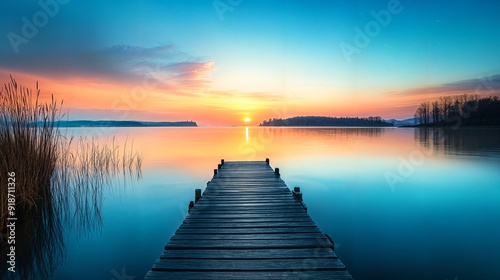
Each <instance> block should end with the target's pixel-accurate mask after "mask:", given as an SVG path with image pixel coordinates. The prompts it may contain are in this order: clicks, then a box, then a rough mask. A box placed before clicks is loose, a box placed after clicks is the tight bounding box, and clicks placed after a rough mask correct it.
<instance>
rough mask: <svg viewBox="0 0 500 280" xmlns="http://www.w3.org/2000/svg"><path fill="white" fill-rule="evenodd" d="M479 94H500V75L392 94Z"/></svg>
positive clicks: (393, 93)
mask: <svg viewBox="0 0 500 280" xmlns="http://www.w3.org/2000/svg"><path fill="white" fill-rule="evenodd" d="M464 93H467V94H479V95H482V96H489V95H498V94H500V75H489V76H482V77H478V78H475V79H466V80H462V81H455V82H451V83H445V84H442V85H436V86H430V87H422V88H415V89H409V90H405V91H402V92H392V93H391V94H392V95H397V96H424V95H427V96H429V97H431V96H435V95H440V96H441V95H456V94H464Z"/></svg>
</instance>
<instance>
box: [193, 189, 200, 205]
mask: <svg viewBox="0 0 500 280" xmlns="http://www.w3.org/2000/svg"><path fill="white" fill-rule="evenodd" d="M200 198H201V189H196V190H194V203H196V202H198V200H200Z"/></svg>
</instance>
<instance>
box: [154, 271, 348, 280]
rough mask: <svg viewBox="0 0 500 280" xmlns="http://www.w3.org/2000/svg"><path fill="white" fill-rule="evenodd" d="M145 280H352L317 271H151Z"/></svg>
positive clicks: (344, 273) (337, 273) (342, 273)
mask: <svg viewBox="0 0 500 280" xmlns="http://www.w3.org/2000/svg"><path fill="white" fill-rule="evenodd" d="M144 279H147V280H165V279H186V280H195V279H196V280H199V279H207V280H219V279H248V280H260V279H273V280H274V279H276V280H278V279H279V280H283V279H314V280H352V277H351V275H350V274H349V272H347V271H316V270H306V269H302V270H297V271H293V270H291V271H266V272H263V271H251V272H250V271H248V272H234V271H231V272H229V271H203V272H189V271H182V272H177V271H171V272H169V273H165V272H162V271H150V272H148V274H147V275H146V277H145V278H144Z"/></svg>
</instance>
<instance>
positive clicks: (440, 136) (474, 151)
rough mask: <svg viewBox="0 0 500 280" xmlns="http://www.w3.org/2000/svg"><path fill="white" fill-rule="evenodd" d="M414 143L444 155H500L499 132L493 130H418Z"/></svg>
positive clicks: (416, 130)
mask: <svg viewBox="0 0 500 280" xmlns="http://www.w3.org/2000/svg"><path fill="white" fill-rule="evenodd" d="M414 135H415V141H416V142H417V143H419V145H421V146H422V147H424V148H426V149H428V150H433V151H436V152H440V153H445V154H452V155H453V154H456V155H478V156H494V155H498V154H500V130H499V129H495V128H465V129H452V128H420V129H415V134H414Z"/></svg>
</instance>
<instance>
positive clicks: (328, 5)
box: [0, 0, 500, 124]
mask: <svg viewBox="0 0 500 280" xmlns="http://www.w3.org/2000/svg"><path fill="white" fill-rule="evenodd" d="M65 2H67V3H65ZM39 3H49V4H50V3H51V4H52V6H51V7H52V8H54V3H56V4H55V5H56V6H57V12H55V15H54V16H53V17H52V16H49V17H48V21H47V23H46V24H45V25H43V26H42V27H40V28H38V32H37V33H36V35H35V36H34V37H33V38H30V39H29V40H28V41H29V42H27V43H26V44H24V43H23V44H19V46H18V53H17V54H16V53H15V51H14V48H13V46H12V44H11V42H10V39H9V35H8V34H11V33H15V34H17V35H22V27H23V24H24V23H23V21H22V18H23V17H26V19H28V20H29V21H30V22H33V20H34V18H33V16H34V15H35V14H36V13H37V12H40V11H43V8H42V6H43V5H40V4H39ZM231 4H237V5H231ZM0 6H1V9H0V18H2V25H1V26H0V34H3V36H2V37H1V38H2V39H1V42H2V44H1V45H0V71H1V73H3V74H0V75H2V76H1V77H5V76H7V73H15V74H16V75H17V76H18V77H21V78H23V79H26V80H27V83H28V82H29V81H30V78H31V79H35V78H37V79H39V80H44V79H45V80H46V82H47V84H49V85H50V86H51V88H49V90H53V91H55V92H56V93H58V94H60V95H61V96H62V98H63V99H65V102H66V100H68V101H69V104H70V105H69V106H70V107H71V108H75V109H77V111H78V112H79V114H80V115H82V117H85V116H86V113H85V112H86V111H85V110H88V112H90V111H89V110H91V109H92V110H93V111H92V114H94V113H95V112H96V110H102V111H106V109H107V107H109V102H108V101H109V100H107V99H106V98H104V99H103V100H99V102H98V104H99V105H98V106H96V107H95V108H92V107H91V106H90V105H91V102H90V101H89V100H87V101H86V100H85V98H83V96H79V97H78V98H76V97H72V96H70V95H68V94H67V93H64V92H58V90H57V89H61V90H62V89H63V88H65V87H64V86H62V84H64V85H66V86H69V85H70V84H72V86H73V87H78V88H79V89H82V88H85V87H87V86H88V87H89V91H91V92H95V94H96V95H97V92H98V90H97V89H95V88H93V89H92V90H91V89H90V88H91V86H92V85H94V84H105V85H110V84H111V85H116V87H130V86H132V85H130V83H132V82H133V81H135V82H137V81H139V80H140V77H141V75H144V67H143V66H144V65H149V66H155V67H159V69H160V70H159V72H161V73H160V74H158V77H161V79H162V85H161V86H159V87H158V88H155V89H154V90H152V91H151V94H149V95H148V98H147V100H145V101H144V102H143V104H142V103H141V104H139V105H138V106H136V107H134V108H133V109H134V110H135V111H137V112H135V111H134V112H135V113H134V114H132V115H131V116H130V117H141V116H143V117H145V118H150V119H151V118H153V119H154V118H166V117H174V118H181V119H182V118H183V117H188V116H190V113H192V112H193V111H197V110H199V109H203V110H204V111H205V112H206V114H207V115H203V114H199V118H201V119H202V120H200V122H203V119H206V120H207V121H206V122H207V123H214V124H217V123H225V121H224V117H223V116H220V117H213V114H215V113H217V112H219V111H224V112H228V111H231V113H230V116H231V117H236V116H243V115H247V116H251V117H253V118H267V117H268V116H274V115H276V114H275V113H270V111H271V109H272V108H274V107H276V106H282V107H283V106H284V107H286V109H287V112H288V113H287V114H288V115H295V114H302V115H303V114H312V113H313V112H318V113H321V114H325V115H360V116H363V115H375V114H377V113H378V114H377V115H382V116H383V117H385V118H390V117H405V116H408V117H409V116H411V115H413V112H414V107H416V105H417V103H418V102H419V101H423V100H421V97H420V94H419V92H427V91H428V89H436V88H441V89H443V88H444V89H443V90H442V91H441V92H434V91H433V93H434V95H433V96H437V95H439V94H459V93H463V92H464V91H468V90H469V91H470V89H472V88H474V85H470V86H469V87H465V88H459V90H457V89H456V87H453V89H452V90H449V89H448V88H446V85H449V84H460V85H462V84H463V83H464V81H472V83H477V81H476V82H475V80H477V79H478V78H481V77H489V76H494V77H495V76H496V75H497V74H500V54H499V52H498V50H499V49H500V28H498V26H500V19H499V17H498V10H499V8H500V7H499V6H500V3H498V2H488V1H454V2H452V3H451V2H446V3H445V2H444V1H441V2H436V1H409V0H406V1H405V0H402V1H392V0H391V1H353V0H342V1H252V0H244V1H238V0H231V1H229V0H220V1H210V0H199V1H80V0H71V1H68V0H65V1H62V0H61V1H60V2H56V0H46V1H44V0H41V1H23V2H22V3H20V2H19V1H13V0H7V1H3V2H2V4H0ZM49 6H50V5H49ZM215 6H217V7H219V8H220V7H226V8H228V7H229V9H228V10H226V11H224V12H222V16H223V17H220V16H219V15H220V14H221V10H219V12H218V11H217V9H216V7H215ZM388 7H398V11H399V12H398V13H390V12H389V14H390V16H391V18H390V20H389V21H387V24H385V25H386V26H382V25H381V24H380V23H375V22H376V21H375V19H374V16H373V13H385V14H387V12H381V11H383V10H384V11H388V10H390V9H389V8H388ZM220 9H221V8H220ZM374 23H375V24H378V29H372V35H373V36H368V38H370V42H369V44H367V45H366V46H363V47H361V48H358V49H359V53H355V54H352V55H350V56H349V57H346V55H345V54H344V52H343V50H342V48H341V45H342V44H344V45H345V44H348V45H350V46H354V47H356V44H355V36H356V34H357V33H356V31H355V30H356V28H359V29H360V30H363V32H365V33H366V27H367V26H370V24H372V27H373V24H374ZM174 64H175V67H173V65H174ZM82 77H84V78H82ZM158 77H157V78H158ZM136 78H137V79H136ZM490 80H491V79H490ZM493 80H494V82H493V84H492V86H491V87H490V88H494V89H495V90H494V91H491V90H490V91H487V92H481V94H483V95H491V94H497V91H496V90H497V89H498V82H497V81H496V80H495V79H493ZM166 84H169V85H170V86H166ZM58 85H59V86H58ZM183 86H184V87H183ZM107 92H108V93H102V94H107V95H109V96H108V97H107V98H108V99H112V98H114V97H113V95H114V96H116V94H118V93H117V92H118V90H117V92H113V91H110V90H108V91H107ZM409 93H412V94H413V95H412V96H413V98H409V97H408V96H409ZM75 94H79V95H85V94H84V91H78V93H75ZM91 95H92V94H91ZM99 95H101V94H99ZM150 98H151V99H150ZM155 98H156V99H155ZM153 99H154V100H153ZM155 100H156V101H155ZM211 100H213V102H214V103H211V102H212V101H211ZM161 101H163V103H164V104H163V107H162V106H160V105H161V104H160V103H161ZM167 101H168V102H167ZM106 102H108V103H106ZM158 102H160V103H158ZM153 103H154V105H155V106H152V105H151V104H153ZM382 103H384V104H385V106H384V105H383V104H382ZM106 104H107V105H106ZM192 104H195V105H192ZM412 106H413V107H412ZM356 108H359V109H356ZM129 109H130V108H129ZM183 109H185V110H183ZM141 111H143V112H146V111H149V112H156V113H155V114H149V115H148V114H147V113H144V114H143V115H141V113H140V112H141ZM183 112H185V113H183ZM167 113H168V114H167ZM87 115H90V113H88V114H87ZM101 115H102V117H108V118H113V115H106V114H101ZM101 115H99V116H101ZM191 115H192V114H191ZM115 117H116V116H115Z"/></svg>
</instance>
